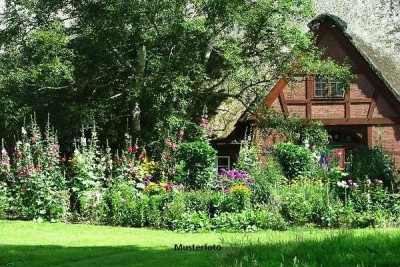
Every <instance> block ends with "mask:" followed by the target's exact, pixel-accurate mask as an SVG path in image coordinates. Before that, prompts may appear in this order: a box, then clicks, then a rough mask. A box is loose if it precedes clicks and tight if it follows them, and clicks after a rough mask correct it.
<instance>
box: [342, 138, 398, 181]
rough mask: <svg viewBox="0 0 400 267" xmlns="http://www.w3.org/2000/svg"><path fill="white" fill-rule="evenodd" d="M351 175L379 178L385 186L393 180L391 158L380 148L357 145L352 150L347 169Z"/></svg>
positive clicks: (363, 177)
mask: <svg viewBox="0 0 400 267" xmlns="http://www.w3.org/2000/svg"><path fill="white" fill-rule="evenodd" d="M349 173H350V176H351V177H359V178H362V179H364V180H365V179H368V178H369V179H372V180H375V179H380V180H383V182H384V184H385V185H386V186H387V187H390V186H392V183H394V182H395V179H394V177H395V174H394V165H393V160H392V159H391V158H390V156H389V155H387V154H385V153H384V152H383V151H382V150H381V149H380V148H378V147H375V148H368V147H365V146H361V147H358V148H356V149H354V150H353V151H352V160H351V165H350V169H349Z"/></svg>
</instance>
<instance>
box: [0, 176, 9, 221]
mask: <svg viewBox="0 0 400 267" xmlns="http://www.w3.org/2000/svg"><path fill="white" fill-rule="evenodd" d="M6 189H7V187H6V184H5V183H4V184H3V183H2V182H1V181H0V220H2V219H4V218H5V217H6V213H7V207H8V199H7V191H6Z"/></svg>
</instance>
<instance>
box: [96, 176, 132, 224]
mask: <svg viewBox="0 0 400 267" xmlns="http://www.w3.org/2000/svg"><path fill="white" fill-rule="evenodd" d="M137 198H138V197H137V190H136V189H135V188H133V186H132V185H130V184H128V183H127V182H123V181H118V182H116V183H115V184H114V185H113V186H112V187H111V188H110V189H109V190H108V191H107V193H106V195H105V197H104V202H105V205H106V206H105V207H104V208H105V210H106V211H107V216H106V217H105V218H103V219H105V221H106V222H107V223H110V224H112V225H122V226H132V225H134V223H132V215H133V213H134V210H135V208H136V206H137Z"/></svg>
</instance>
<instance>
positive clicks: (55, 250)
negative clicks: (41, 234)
mask: <svg viewBox="0 0 400 267" xmlns="http://www.w3.org/2000/svg"><path fill="white" fill-rule="evenodd" d="M217 254H221V252H218V251H198V252H193V251H174V249H173V248H168V249H167V248H164V249H162V248H160V249H154V248H143V247H136V246H115V247H63V246H14V245H0V266H29V267H33V266H74V267H75V266H76V267H80V266H95V267H100V266H163V267H168V266H220V265H219V264H216V263H215V260H216V258H218V257H220V256H218V255H217ZM212 263H214V264H212Z"/></svg>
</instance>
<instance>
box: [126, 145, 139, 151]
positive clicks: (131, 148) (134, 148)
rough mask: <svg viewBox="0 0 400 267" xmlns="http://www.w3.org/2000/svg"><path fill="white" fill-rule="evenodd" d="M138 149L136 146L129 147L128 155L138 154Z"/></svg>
mask: <svg viewBox="0 0 400 267" xmlns="http://www.w3.org/2000/svg"><path fill="white" fill-rule="evenodd" d="M138 149H139V148H138V147H137V146H136V145H135V146H130V147H128V153H136V152H137V151H138Z"/></svg>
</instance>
